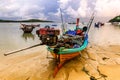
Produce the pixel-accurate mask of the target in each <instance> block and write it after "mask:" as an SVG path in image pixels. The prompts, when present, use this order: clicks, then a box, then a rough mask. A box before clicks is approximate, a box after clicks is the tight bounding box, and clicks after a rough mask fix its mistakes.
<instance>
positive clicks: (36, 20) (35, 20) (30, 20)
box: [0, 19, 54, 23]
mask: <svg viewBox="0 0 120 80" xmlns="http://www.w3.org/2000/svg"><path fill="white" fill-rule="evenodd" d="M2 22H15V23H18V22H54V21H47V20H39V19H29V20H21V21H20V20H19V21H17V20H1V19H0V23H2Z"/></svg>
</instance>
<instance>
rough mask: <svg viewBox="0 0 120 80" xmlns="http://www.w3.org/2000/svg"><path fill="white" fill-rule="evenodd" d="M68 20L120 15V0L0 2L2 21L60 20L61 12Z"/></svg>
mask: <svg viewBox="0 0 120 80" xmlns="http://www.w3.org/2000/svg"><path fill="white" fill-rule="evenodd" d="M59 8H61V9H62V13H63V16H64V18H65V19H66V20H69V19H72V18H77V17H79V18H87V17H90V15H91V14H92V13H93V12H95V16H96V18H98V17H99V18H101V19H104V18H113V17H115V16H116V15H120V0H0V19H12V20H14V19H15V20H20V19H31V18H35V19H44V20H57V19H60V10H59Z"/></svg>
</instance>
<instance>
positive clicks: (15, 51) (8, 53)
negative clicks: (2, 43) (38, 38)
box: [4, 44, 41, 56]
mask: <svg viewBox="0 0 120 80" xmlns="http://www.w3.org/2000/svg"><path fill="white" fill-rule="evenodd" d="M40 45H41V44H36V45H33V46H30V47H27V48H24V49H20V50H17V51H13V52H9V53H5V54H4V56H7V55H10V54H14V53H17V52H20V51H24V50H27V49H31V48H34V47H37V46H40Z"/></svg>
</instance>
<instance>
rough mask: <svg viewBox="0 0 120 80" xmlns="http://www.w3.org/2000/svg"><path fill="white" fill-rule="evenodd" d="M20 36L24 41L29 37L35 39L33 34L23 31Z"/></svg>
mask: <svg viewBox="0 0 120 80" xmlns="http://www.w3.org/2000/svg"><path fill="white" fill-rule="evenodd" d="M22 38H24V39H25V41H27V40H29V39H32V40H34V39H35V35H33V34H32V33H23V35H22Z"/></svg>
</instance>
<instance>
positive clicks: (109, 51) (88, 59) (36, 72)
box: [0, 28, 120, 80]
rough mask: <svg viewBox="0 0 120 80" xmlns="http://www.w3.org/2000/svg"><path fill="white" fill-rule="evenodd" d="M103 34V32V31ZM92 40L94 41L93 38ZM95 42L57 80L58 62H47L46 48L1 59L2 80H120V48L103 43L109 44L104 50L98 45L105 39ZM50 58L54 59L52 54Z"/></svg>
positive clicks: (70, 63) (63, 68)
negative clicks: (56, 68) (55, 71)
mask: <svg viewBox="0 0 120 80" xmlns="http://www.w3.org/2000/svg"><path fill="white" fill-rule="evenodd" d="M97 32H98V31H97V30H96V33H97ZM101 32H104V28H103V30H102V29H101ZM98 34H99V33H98ZM98 34H94V36H96V35H98ZM109 34H110V33H109ZM100 35H101V34H100ZM106 35H107V34H106ZM92 39H95V38H94V37H92ZM92 39H91V40H90V41H91V42H90V43H89V45H88V47H87V48H86V49H85V50H83V51H82V52H81V53H80V56H77V57H76V58H74V59H72V60H70V61H68V62H67V63H66V64H65V65H64V66H63V67H62V68H61V69H60V71H59V72H58V74H57V75H56V77H55V78H53V75H52V74H53V71H54V68H55V60H54V59H50V58H49V59H48V58H46V57H47V50H46V46H39V47H35V48H32V49H29V50H25V51H22V52H19V53H15V54H11V55H8V56H2V58H1V59H0V80H119V78H120V44H119V43H111V42H113V40H112V39H111V40H109V41H108V42H107V41H106V43H103V44H106V45H105V46H103V44H100V45H99V44H97V43H98V42H101V41H102V40H104V39H103V38H101V39H100V38H99V40H98V41H97V40H96V41H95V40H94V41H93V42H92ZM105 39H107V38H105ZM114 40H115V39H114ZM118 40H119V39H118ZM108 43H111V44H108ZM48 56H49V57H52V56H51V54H48Z"/></svg>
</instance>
